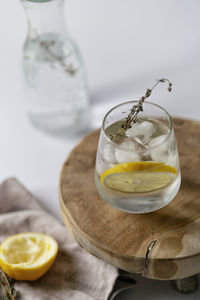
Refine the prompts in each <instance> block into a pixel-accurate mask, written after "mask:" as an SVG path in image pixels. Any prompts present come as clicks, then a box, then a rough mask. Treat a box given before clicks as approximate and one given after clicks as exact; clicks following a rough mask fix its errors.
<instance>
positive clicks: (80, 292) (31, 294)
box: [0, 178, 118, 300]
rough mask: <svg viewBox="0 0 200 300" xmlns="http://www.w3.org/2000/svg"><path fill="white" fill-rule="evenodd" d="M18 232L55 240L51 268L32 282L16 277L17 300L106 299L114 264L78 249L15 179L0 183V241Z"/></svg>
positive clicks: (72, 240) (52, 218) (62, 229)
mask: <svg viewBox="0 0 200 300" xmlns="http://www.w3.org/2000/svg"><path fill="white" fill-rule="evenodd" d="M20 232H42V233H46V234H50V235H51V236H53V237H54V238H55V239H56V240H57V242H58V244H59V252H58V256H57V258H56V260H55V262H54V264H53V266H52V268H51V269H50V270H49V271H48V272H47V273H46V274H45V275H44V276H43V277H41V278H40V279H38V280H37V281H34V282H28V281H16V282H15V284H14V287H15V290H16V291H17V293H18V295H19V296H20V297H19V299H21V300H35V299H37V300H56V299H58V300H59V299H60V300H66V299H70V300H94V299H95V300H106V299H107V298H108V295H109V294H110V292H111V290H112V288H113V286H114V283H115V280H116V278H117V276H118V272H117V270H116V268H114V267H112V266H111V265H109V264H107V263H105V262H103V261H101V260H98V259H97V258H96V257H93V256H92V255H90V254H89V253H87V252H86V251H85V250H84V249H82V248H81V247H80V246H79V245H78V244H77V243H76V241H75V240H74V239H73V237H72V236H70V235H69V233H68V232H67V229H66V228H65V226H64V225H62V224H61V223H60V222H58V221H57V220H56V219H55V218H54V217H52V216H51V215H49V214H48V213H46V212H45V211H44V210H43V208H42V207H41V206H40V205H39V203H38V202H37V201H36V199H35V198H34V197H33V196H32V195H31V194H30V193H29V192H28V191H27V190H26V189H25V188H24V187H23V186H22V185H21V184H20V183H19V182H18V181H17V180H16V179H13V178H11V179H8V180H6V181H4V182H3V183H2V184H1V185H0V243H1V242H2V241H3V240H4V239H5V238H6V237H8V236H10V235H13V234H17V233H20Z"/></svg>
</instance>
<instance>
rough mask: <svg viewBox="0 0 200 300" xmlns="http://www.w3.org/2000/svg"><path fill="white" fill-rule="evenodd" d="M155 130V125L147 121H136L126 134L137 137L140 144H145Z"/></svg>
mask: <svg viewBox="0 0 200 300" xmlns="http://www.w3.org/2000/svg"><path fill="white" fill-rule="evenodd" d="M155 131H156V127H155V126H154V125H153V124H152V123H151V122H148V121H140V122H136V123H135V124H133V125H132V127H131V128H130V129H128V130H127V131H126V136H128V137H133V138H135V139H137V142H139V143H140V144H143V145H144V144H147V143H148V142H149V140H150V138H151V136H152V135H153V134H154V132H155Z"/></svg>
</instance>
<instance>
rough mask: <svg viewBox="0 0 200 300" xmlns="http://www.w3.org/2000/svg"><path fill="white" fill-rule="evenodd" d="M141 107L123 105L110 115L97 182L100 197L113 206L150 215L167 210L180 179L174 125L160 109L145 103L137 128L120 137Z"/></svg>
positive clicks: (102, 135) (104, 127)
mask: <svg viewBox="0 0 200 300" xmlns="http://www.w3.org/2000/svg"><path fill="white" fill-rule="evenodd" d="M137 103H138V101H129V102H125V103H122V104H120V105H117V106H115V107H114V108H112V109H111V110H110V111H109V112H108V113H107V114H106V116H105V118H104V120H103V124H102V128H101V133H100V138H99V144H98V150H97V157H96V171H95V183H96V187H97V190H98V192H99V194H100V196H101V197H102V198H103V199H104V200H105V201H106V202H108V203H109V204H111V205H112V206H114V207H116V208H118V209H120V210H122V211H126V212H131V213H147V212H151V211H154V210H157V209H159V208H161V207H163V206H165V205H167V204H168V203H169V202H170V201H171V200H172V199H173V198H174V197H175V196H176V194H177V192H178V190H179V187H180V183H181V174H180V167H179V156H178V150H177V144H176V138H175V135H174V130H173V122H172V119H171V117H170V115H169V114H168V112H167V111H166V110H165V109H163V108H162V107H160V106H159V105H156V104H153V103H151V102H145V103H144V105H143V109H144V110H143V112H140V113H139V114H138V117H137V121H136V123H134V124H133V125H132V127H131V128H130V129H128V130H127V131H126V132H125V133H124V134H123V135H122V136H117V135H116V133H117V131H118V130H119V129H120V128H121V126H122V124H124V123H125V121H126V117H127V115H128V114H129V112H130V109H131V108H132V107H133V105H135V104H137ZM113 137H114V138H113Z"/></svg>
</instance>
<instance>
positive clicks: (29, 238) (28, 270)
mask: <svg viewBox="0 0 200 300" xmlns="http://www.w3.org/2000/svg"><path fill="white" fill-rule="evenodd" d="M57 252H58V244H57V242H56V241H55V240H54V239H53V238H52V237H51V236H49V235H46V234H42V233H32V232H31V233H20V234H17V235H13V236H10V237H8V238H7V239H6V240H5V241H4V242H3V243H2V244H1V246H0V266H1V268H2V270H3V271H4V272H5V273H6V274H7V275H8V276H10V277H12V278H14V279H17V280H30V281H33V280H36V279H38V278H39V277H41V276H42V275H44V273H46V272H47V271H48V269H49V268H50V267H51V265H52V264H53V262H54V260H55V258H56V255H57Z"/></svg>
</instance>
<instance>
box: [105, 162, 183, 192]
mask: <svg viewBox="0 0 200 300" xmlns="http://www.w3.org/2000/svg"><path fill="white" fill-rule="evenodd" d="M176 175H177V171H176V169H175V168H173V167H171V166H169V165H164V164H162V163H156V162H130V163H125V164H118V165H115V166H114V167H113V168H110V169H108V170H107V171H105V172H104V173H103V174H102V175H101V178H100V181H101V184H102V185H104V186H105V187H107V188H110V189H112V190H116V191H119V192H123V193H146V192H152V191H155V190H158V189H162V188H164V187H166V186H168V185H169V184H170V183H171V182H172V181H173V180H174V179H175V177H176Z"/></svg>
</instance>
